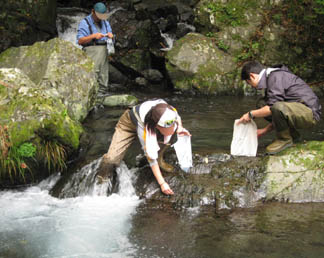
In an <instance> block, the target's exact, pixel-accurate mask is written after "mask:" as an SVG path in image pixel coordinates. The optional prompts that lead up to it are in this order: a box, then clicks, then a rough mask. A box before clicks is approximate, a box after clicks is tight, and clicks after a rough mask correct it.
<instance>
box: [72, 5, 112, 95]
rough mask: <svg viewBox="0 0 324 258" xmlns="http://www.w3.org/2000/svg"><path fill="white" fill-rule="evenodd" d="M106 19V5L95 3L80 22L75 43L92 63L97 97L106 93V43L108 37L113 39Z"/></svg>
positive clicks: (107, 72) (107, 71)
mask: <svg viewBox="0 0 324 258" xmlns="http://www.w3.org/2000/svg"><path fill="white" fill-rule="evenodd" d="M107 18H108V11H107V7H106V5H105V4H103V3H102V2H99V3H96V4H95V5H94V7H93V9H92V11H91V14H90V15H88V16H87V17H85V18H84V19H83V20H82V21H81V22H80V24H79V27H78V33H77V43H78V44H79V45H81V46H82V47H83V50H84V51H85V52H86V53H87V54H88V55H89V56H90V58H92V60H93V61H94V64H95V71H96V76H97V80H98V83H99V92H98V95H99V96H100V95H101V96H103V95H105V94H107V93H108V79H109V63H108V53H107V43H106V41H107V39H108V37H109V38H113V34H112V30H111V27H110V24H109V22H108V21H107Z"/></svg>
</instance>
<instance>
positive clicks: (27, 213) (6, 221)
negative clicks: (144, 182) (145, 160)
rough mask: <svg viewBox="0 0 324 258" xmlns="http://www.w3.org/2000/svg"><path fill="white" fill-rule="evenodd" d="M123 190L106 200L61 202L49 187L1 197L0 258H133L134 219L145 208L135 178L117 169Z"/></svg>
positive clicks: (83, 197)
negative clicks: (133, 184) (136, 210)
mask: <svg viewBox="0 0 324 258" xmlns="http://www.w3.org/2000/svg"><path fill="white" fill-rule="evenodd" d="M117 173H118V176H119V179H120V182H121V183H120V190H119V192H118V193H117V194H113V195H111V196H109V197H107V196H82V197H77V198H67V199H57V198H54V197H52V196H50V195H49V193H48V188H46V186H48V185H49V184H50V182H47V183H44V182H43V183H42V184H40V185H39V186H36V187H30V188H28V189H27V190H25V191H4V192H0V207H1V210H0V257H2V255H5V257H133V255H134V253H135V251H136V247H134V246H133V245H132V244H131V243H130V242H129V240H128V233H129V231H130V228H131V222H130V219H131V215H132V214H133V213H134V212H135V208H136V207H137V205H138V204H139V203H140V201H139V198H138V197H137V196H136V195H135V191H134V188H133V186H132V176H133V174H134V173H133V172H132V171H131V170H128V169H127V166H126V165H125V164H122V165H121V167H119V168H118V169H117Z"/></svg>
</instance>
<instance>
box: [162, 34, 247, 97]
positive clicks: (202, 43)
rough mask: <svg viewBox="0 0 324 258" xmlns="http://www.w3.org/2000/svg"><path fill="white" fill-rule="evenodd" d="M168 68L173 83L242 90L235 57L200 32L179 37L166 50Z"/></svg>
mask: <svg viewBox="0 0 324 258" xmlns="http://www.w3.org/2000/svg"><path fill="white" fill-rule="evenodd" d="M167 60H168V62H167V65H166V67H167V70H168V73H169V75H170V78H171V80H172V83H173V84H174V87H175V88H176V89H179V90H183V91H191V90H196V91H198V92H200V93H203V94H214V95H221V94H222V95H224V94H238V93H242V91H243V83H242V82H241V80H240V75H239V71H238V69H237V66H236V64H235V61H234V58H232V57H231V56H230V55H228V54H226V53H224V52H223V51H222V50H220V49H219V48H218V47H217V45H216V44H215V42H214V41H213V40H212V39H210V38H208V37H205V36H203V35H201V34H198V33H189V34H187V35H186V36H185V37H183V38H181V39H180V40H178V41H176V42H175V44H174V47H173V48H172V49H171V50H170V51H169V52H168V53H167Z"/></svg>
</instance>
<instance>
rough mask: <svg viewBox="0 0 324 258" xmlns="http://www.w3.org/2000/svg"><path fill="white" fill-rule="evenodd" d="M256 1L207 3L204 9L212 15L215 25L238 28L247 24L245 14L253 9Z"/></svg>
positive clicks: (238, 0)
mask: <svg viewBox="0 0 324 258" xmlns="http://www.w3.org/2000/svg"><path fill="white" fill-rule="evenodd" d="M256 4H257V1H251V0H243V1H241V0H232V1H229V2H226V3H221V2H207V3H205V5H204V8H207V9H208V10H209V11H210V12H211V13H213V14H214V17H215V20H216V24H218V25H219V26H220V25H223V26H224V25H225V26H232V27H235V26H240V25H244V24H247V20H246V17H245V12H246V11H248V10H249V8H255V6H256Z"/></svg>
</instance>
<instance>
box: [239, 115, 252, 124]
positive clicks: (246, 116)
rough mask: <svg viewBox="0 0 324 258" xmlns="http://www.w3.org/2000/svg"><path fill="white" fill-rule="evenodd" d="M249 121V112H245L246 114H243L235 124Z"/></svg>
mask: <svg viewBox="0 0 324 258" xmlns="http://www.w3.org/2000/svg"><path fill="white" fill-rule="evenodd" d="M249 122H251V118H250V116H249V113H246V114H244V115H243V116H242V117H241V118H240V120H239V121H238V122H237V124H238V125H239V124H240V123H243V124H246V123H249Z"/></svg>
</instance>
